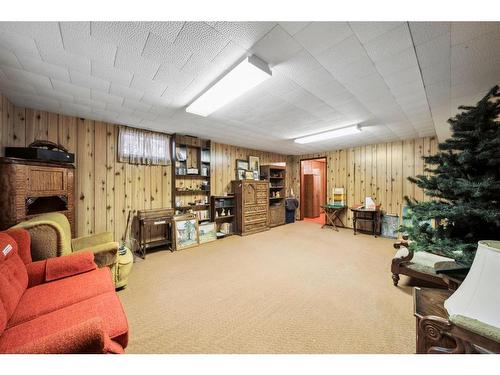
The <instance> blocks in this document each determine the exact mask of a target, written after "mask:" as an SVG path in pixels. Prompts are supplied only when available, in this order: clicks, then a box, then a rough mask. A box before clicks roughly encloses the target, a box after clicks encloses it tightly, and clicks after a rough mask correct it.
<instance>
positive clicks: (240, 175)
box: [236, 169, 247, 180]
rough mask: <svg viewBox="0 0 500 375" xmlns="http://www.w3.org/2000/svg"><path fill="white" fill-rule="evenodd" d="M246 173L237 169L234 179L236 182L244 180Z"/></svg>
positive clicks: (244, 170)
mask: <svg viewBox="0 0 500 375" xmlns="http://www.w3.org/2000/svg"><path fill="white" fill-rule="evenodd" d="M246 171H247V170H246V169H237V170H236V179H237V180H244V179H245V173H246Z"/></svg>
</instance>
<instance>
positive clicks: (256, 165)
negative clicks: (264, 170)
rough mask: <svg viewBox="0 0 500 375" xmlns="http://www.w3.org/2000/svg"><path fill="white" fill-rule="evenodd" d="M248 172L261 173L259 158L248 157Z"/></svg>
mask: <svg viewBox="0 0 500 375" xmlns="http://www.w3.org/2000/svg"><path fill="white" fill-rule="evenodd" d="M248 170H250V171H258V172H260V161H259V158H258V157H257V156H249V157H248Z"/></svg>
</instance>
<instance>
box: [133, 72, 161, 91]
mask: <svg viewBox="0 0 500 375" xmlns="http://www.w3.org/2000/svg"><path fill="white" fill-rule="evenodd" d="M130 88H132V89H134V90H139V91H142V92H144V93H147V94H150V95H156V96H161V95H162V94H163V93H164V92H165V90H166V89H167V85H166V84H165V83H162V82H160V81H153V80H150V79H147V78H144V77H141V76H139V75H134V78H133V79H132V83H131V84H130Z"/></svg>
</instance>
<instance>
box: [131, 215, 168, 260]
mask: <svg viewBox="0 0 500 375" xmlns="http://www.w3.org/2000/svg"><path fill="white" fill-rule="evenodd" d="M173 216H174V209H172V208H160V209H149V210H139V211H137V219H138V221H139V241H138V242H139V249H138V253H139V256H140V257H141V258H142V259H146V250H147V249H149V248H151V247H156V246H162V245H169V246H170V251H173V247H172V217H173ZM159 225H162V226H164V232H163V238H162V239H157V240H151V239H148V238H147V231H146V228H148V227H150V228H151V227H155V226H159Z"/></svg>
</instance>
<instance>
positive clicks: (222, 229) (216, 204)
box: [210, 195, 236, 238]
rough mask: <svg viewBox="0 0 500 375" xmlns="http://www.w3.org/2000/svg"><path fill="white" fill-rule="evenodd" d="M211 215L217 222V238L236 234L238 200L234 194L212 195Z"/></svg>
mask: <svg viewBox="0 0 500 375" xmlns="http://www.w3.org/2000/svg"><path fill="white" fill-rule="evenodd" d="M210 208H211V213H210V216H211V218H212V221H214V222H215V226H216V230H217V238H224V237H227V236H231V235H233V234H234V232H235V230H236V222H235V219H236V201H235V198H234V195H212V196H211V197H210Z"/></svg>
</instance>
